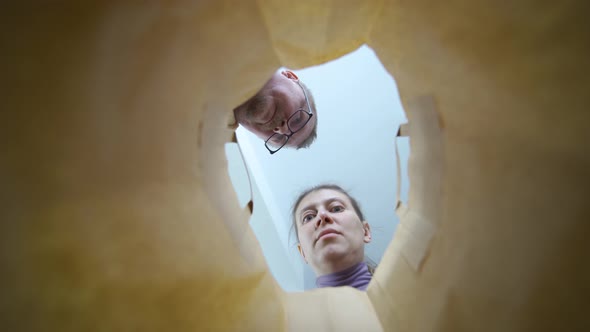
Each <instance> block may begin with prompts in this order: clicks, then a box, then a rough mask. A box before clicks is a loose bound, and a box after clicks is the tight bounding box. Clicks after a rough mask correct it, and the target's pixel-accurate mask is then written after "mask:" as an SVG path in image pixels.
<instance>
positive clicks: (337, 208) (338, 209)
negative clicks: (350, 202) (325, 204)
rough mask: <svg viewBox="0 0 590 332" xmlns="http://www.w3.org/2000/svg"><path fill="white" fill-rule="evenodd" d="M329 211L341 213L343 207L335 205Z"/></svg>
mask: <svg viewBox="0 0 590 332" xmlns="http://www.w3.org/2000/svg"><path fill="white" fill-rule="evenodd" d="M330 211H331V212H342V211H344V207H343V206H340V205H336V206H333V207H332V208H331V209H330Z"/></svg>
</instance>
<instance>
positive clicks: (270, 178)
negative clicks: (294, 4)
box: [230, 46, 409, 290]
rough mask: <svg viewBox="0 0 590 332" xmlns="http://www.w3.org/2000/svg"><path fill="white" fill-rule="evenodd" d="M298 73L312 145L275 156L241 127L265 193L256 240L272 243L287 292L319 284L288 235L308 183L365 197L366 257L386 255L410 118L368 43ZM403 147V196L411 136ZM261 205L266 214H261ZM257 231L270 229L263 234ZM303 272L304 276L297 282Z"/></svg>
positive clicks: (254, 224) (246, 154) (246, 155)
mask: <svg viewBox="0 0 590 332" xmlns="http://www.w3.org/2000/svg"><path fill="white" fill-rule="evenodd" d="M295 73H296V74H297V75H298V76H299V78H300V79H301V80H302V81H303V82H304V83H305V84H306V85H307V86H308V87H309V88H310V89H311V91H312V93H313V95H314V97H315V101H316V106H317V117H318V138H317V140H316V142H315V143H314V144H313V145H312V146H311V148H309V149H301V150H291V149H282V150H281V151H280V152H278V153H276V154H274V155H272V156H271V155H270V154H269V153H268V151H267V150H266V148H265V147H264V142H263V141H262V140H261V139H259V138H258V137H256V136H255V135H253V134H251V133H249V132H248V131H246V130H244V128H241V127H240V128H238V130H237V136H238V141H239V142H240V146H241V147H242V152H243V153H244V158H245V160H246V162H247V164H248V167H249V169H250V172H251V173H250V174H251V176H252V177H253V178H255V182H256V185H257V186H258V188H257V189H256V190H259V193H260V197H256V196H255V197H254V206H255V213H254V215H253V217H252V219H251V224H252V227H253V229H254V231H255V232H257V236H258V237H259V240H260V241H261V242H263V241H268V244H263V250H265V251H266V250H267V251H269V253H268V254H266V253H265V255H267V256H268V257H270V256H273V257H274V258H273V262H274V263H273V262H270V261H269V266H271V270H273V271H275V272H273V274H275V278H277V280H278V281H279V284H281V285H282V286H283V287H284V288H287V287H288V288H290V289H289V290H293V288H297V287H298V286H297V285H304V288H306V289H307V288H313V287H315V277H314V276H313V272H311V269H309V268H308V267H307V266H305V264H303V261H302V260H301V259H300V258H299V254H298V252H297V250H296V247H295V239H294V237H293V238H291V239H289V228H290V214H289V212H290V208H291V205H292V203H293V200H294V199H295V198H296V196H297V195H298V194H299V193H300V192H301V191H303V190H305V189H307V188H308V187H311V186H314V185H317V184H320V183H326V182H329V183H335V184H338V185H340V186H342V187H343V188H344V189H347V190H349V193H350V194H351V195H352V196H353V197H355V198H356V199H357V200H358V201H359V202H360V204H361V208H362V210H363V213H364V214H365V216H366V219H367V220H368V221H369V223H370V224H371V227H372V230H373V242H372V243H371V244H369V245H368V246H367V247H366V254H367V255H369V256H370V257H371V258H372V259H373V260H375V261H377V262H378V261H379V260H380V259H381V256H382V255H383V252H384V251H385V249H386V247H387V245H388V244H389V242H390V240H391V238H392V235H393V232H394V229H395V226H396V225H397V222H398V219H397V217H396V216H395V213H394V207H395V201H396V197H395V195H396V188H397V187H396V186H397V178H396V177H397V176H396V160H395V152H394V146H395V145H394V144H395V135H396V133H397V129H398V127H399V125H400V124H401V123H405V122H406V121H407V120H406V118H405V115H404V114H403V111H402V107H401V104H400V101H399V97H398V93H397V87H396V85H395V82H394V81H393V79H392V78H391V76H389V74H387V72H386V71H385V70H384V68H383V66H382V65H381V63H380V62H379V61H378V59H377V58H376V56H375V54H374V53H373V52H372V50H371V49H370V48H368V47H366V46H363V47H361V48H360V49H359V50H357V51H356V52H353V53H351V54H349V55H346V56H344V57H342V58H340V59H338V60H336V61H333V62H330V63H328V64H325V65H322V66H317V67H312V68H308V69H304V70H295ZM398 148H399V153H400V157H401V161H402V165H403V166H402V171H403V172H404V175H403V176H402V199H403V200H405V199H406V198H405V196H407V188H408V179H407V176H406V175H405V171H406V169H405V165H406V164H407V158H408V155H409V144H408V141H407V139H402V140H399V139H398ZM230 163H231V161H230ZM259 207H260V209H266V211H265V212H260V213H259V214H257V211H256V209H257V208H259ZM258 218H265V219H270V221H271V222H272V224H274V229H273V231H271V230H269V229H267V228H266V227H267V226H264V227H262V226H260V227H259V226H258V225H262V224H263V221H259V220H258ZM265 222H269V220H266V221H265ZM265 225H266V224H265ZM259 232H262V233H265V234H261V235H260V236H259V235H258V234H259ZM273 232H274V233H273ZM271 233H273V234H271ZM277 240H279V241H277ZM271 243H272V244H271ZM271 252H272V253H271ZM281 255H282V256H281ZM278 257H282V259H279V258H278ZM279 265H280V266H279ZM303 266H305V267H303ZM281 269H283V270H288V271H290V272H289V273H290V274H292V276H290V277H289V276H286V274H283V275H281V276H280V277H277V276H278V275H279V274H280V273H278V272H277V271H278V270H281ZM300 271H303V273H300ZM301 276H303V279H304V280H303V281H301V280H300V279H298V278H301ZM285 285H288V286H285Z"/></svg>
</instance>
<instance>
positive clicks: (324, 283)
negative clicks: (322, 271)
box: [315, 262, 373, 291]
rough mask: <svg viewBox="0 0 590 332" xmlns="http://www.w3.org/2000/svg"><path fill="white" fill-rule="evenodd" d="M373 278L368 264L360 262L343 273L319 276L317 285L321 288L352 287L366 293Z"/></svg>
mask: <svg viewBox="0 0 590 332" xmlns="http://www.w3.org/2000/svg"><path fill="white" fill-rule="evenodd" d="M372 277H373V276H372V275H371V273H370V272H369V268H368V267H367V264H366V263H365V262H360V263H358V264H356V265H353V266H351V267H349V268H347V269H344V270H342V271H339V272H334V273H330V274H326V275H323V276H319V277H318V278H317V279H316V282H315V283H316V285H317V286H318V287H320V288H322V287H337V286H350V287H354V288H356V289H358V290H363V291H364V290H366V289H367V286H368V285H369V281H371V278H372Z"/></svg>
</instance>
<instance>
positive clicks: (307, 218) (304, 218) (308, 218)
mask: <svg viewBox="0 0 590 332" xmlns="http://www.w3.org/2000/svg"><path fill="white" fill-rule="evenodd" d="M313 217H314V215H313V214H308V215H305V216H303V220H302V223H304V224H305V223H307V222H308V221H311V220H312V219H313Z"/></svg>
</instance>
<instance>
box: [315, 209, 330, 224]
mask: <svg viewBox="0 0 590 332" xmlns="http://www.w3.org/2000/svg"><path fill="white" fill-rule="evenodd" d="M318 216H319V218H318V220H317V221H316V225H315V227H316V228H318V227H320V226H321V225H322V224H331V223H332V222H333V220H332V217H330V214H329V213H328V212H327V211H325V210H322V211H320V212H319V213H318Z"/></svg>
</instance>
